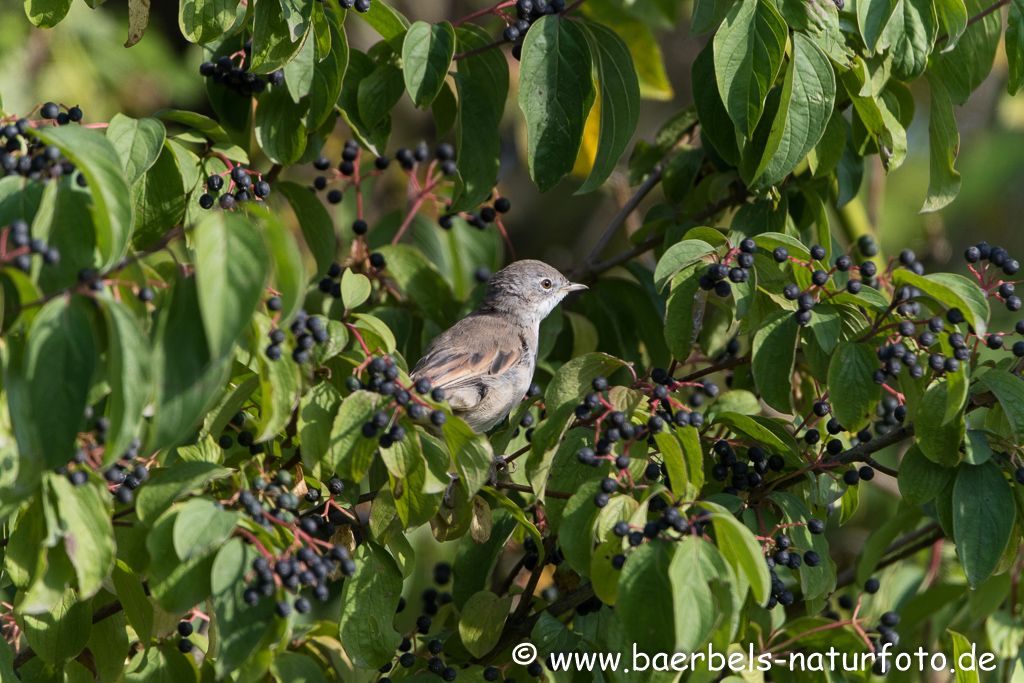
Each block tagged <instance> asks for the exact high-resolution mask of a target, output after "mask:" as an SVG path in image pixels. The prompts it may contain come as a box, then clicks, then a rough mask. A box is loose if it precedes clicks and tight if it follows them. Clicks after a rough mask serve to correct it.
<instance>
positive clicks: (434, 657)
mask: <svg viewBox="0 0 1024 683" xmlns="http://www.w3.org/2000/svg"><path fill="white" fill-rule="evenodd" d="M451 579H452V568H451V565H450V564H448V563H447V562H439V563H437V564H436V565H435V566H434V583H435V584H437V585H438V586H445V585H447V584H448V583H449V582H450V581H451ZM420 597H421V601H422V604H423V610H422V614H420V616H419V617H417V618H416V630H415V631H414V632H413V633H411V634H409V635H408V636H403V638H402V642H401V644H399V646H398V652H400V653H402V654H400V655H399V656H398V660H397V664H398V665H399V666H401V667H402V668H403V669H412V668H413V667H415V666H416V665H417V664H418V663H419V662H421V661H423V660H426V670H427V671H429V672H430V673H432V674H435V675H437V676H440V677H441V680H443V681H448V682H450V681H454V680H455V679H456V678H457V677H458V674H459V672H458V670H457V669H455V667H452V666H448V665H447V664H446V663H445V661H444V659H443V658H442V657H441V655H442V654H443V653H444V643H443V642H442V641H441V640H438V639H437V638H430V637H429V635H428V634H429V633H430V627H431V626H432V625H433V621H432V619H431V617H433V616H435V615H436V614H437V613H438V611H439V609H440V608H439V605H446V604H448V603H450V602H451V601H452V596H451V593H448V592H447V591H444V592H438V590H437V589H436V588H433V587H431V588H427V589H425V590H424V591H423V593H422V595H421V596H420ZM405 607H406V602H405V598H400V599H399V601H398V610H397V611H396V614H397V613H399V612H402V611H403V610H404V609H405ZM417 635H418V636H419V641H420V642H421V643H424V644H425V646H426V647H425V651H424V652H419V653H417V650H418V649H419V647H415V646H416V645H417ZM395 664H396V662H388V663H387V664H385V665H384V666H382V667H381V668H380V669H379V671H380V673H382V674H386V673H389V672H390V671H391V670H392V669H394V668H395ZM378 683H391V678H390V677H388V676H384V677H382V678H380V679H378Z"/></svg>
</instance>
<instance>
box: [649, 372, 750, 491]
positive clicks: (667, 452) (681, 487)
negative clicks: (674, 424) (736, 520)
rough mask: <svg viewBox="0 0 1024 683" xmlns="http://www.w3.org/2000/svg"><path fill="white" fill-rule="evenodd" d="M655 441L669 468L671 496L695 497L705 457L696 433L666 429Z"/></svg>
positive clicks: (687, 429)
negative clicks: (672, 494)
mask: <svg viewBox="0 0 1024 683" xmlns="http://www.w3.org/2000/svg"><path fill="white" fill-rule="evenodd" d="M731 393H734V392H730V394H731ZM730 394H727V395H730ZM654 439H655V441H656V442H657V444H658V449H659V450H660V451H661V457H662V460H663V461H664V463H665V467H666V468H667V469H668V477H669V479H670V480H671V482H672V493H674V494H676V497H679V498H683V499H687V498H692V497H693V496H695V495H696V493H697V492H698V491H700V489H701V487H702V486H703V485H704V456H703V453H702V451H701V447H700V438H699V437H698V435H697V430H696V429H689V428H686V429H679V430H664V431H662V432H660V433H658V434H655V435H654Z"/></svg>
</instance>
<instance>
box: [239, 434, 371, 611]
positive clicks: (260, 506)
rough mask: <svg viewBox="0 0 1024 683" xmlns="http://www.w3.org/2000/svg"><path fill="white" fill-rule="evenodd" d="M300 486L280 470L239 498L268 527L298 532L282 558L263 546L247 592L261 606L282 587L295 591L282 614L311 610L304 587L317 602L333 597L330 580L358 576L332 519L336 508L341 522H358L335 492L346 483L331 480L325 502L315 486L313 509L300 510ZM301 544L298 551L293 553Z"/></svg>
mask: <svg viewBox="0 0 1024 683" xmlns="http://www.w3.org/2000/svg"><path fill="white" fill-rule="evenodd" d="M243 434H244V432H243ZM239 441H240V442H241V439H239ZM307 482H308V480H307ZM294 485H295V479H294V477H293V476H292V474H291V473H290V472H288V471H287V470H279V471H278V472H277V473H275V474H274V476H273V478H272V479H271V480H270V482H267V480H266V478H265V477H263V476H257V477H255V478H254V479H253V480H252V484H251V489H243V490H242V491H240V492H239V493H238V495H237V497H236V501H237V504H238V505H239V506H240V507H241V508H242V510H243V511H244V512H245V513H246V514H247V515H248V516H249V517H250V518H252V519H253V521H255V522H256V523H257V524H259V525H261V526H262V527H263V528H265V529H267V530H268V531H272V530H274V527H275V525H276V526H278V527H282V528H284V529H286V530H288V531H290V532H291V533H292V534H293V535H294V536H295V543H294V544H293V545H292V546H291V548H290V549H289V551H288V552H285V553H282V554H281V555H279V556H273V555H271V554H270V553H268V552H266V551H265V550H264V549H263V548H262V547H261V548H260V549H261V551H262V552H263V555H262V556H261V557H258V558H256V559H255V560H254V561H253V563H252V569H253V575H252V581H253V583H252V585H250V587H249V588H247V589H246V590H245V592H244V593H243V600H244V601H245V603H246V604H248V605H256V604H258V603H259V601H260V599H261V597H262V596H271V595H275V594H276V593H277V591H278V589H279V588H280V589H283V590H284V591H287V592H290V593H292V594H293V595H295V599H294V602H293V603H289V602H288V601H287V600H283V599H281V600H279V601H278V602H277V606H276V612H277V615H278V616H280V617H282V618H284V617H287V616H288V615H289V614H291V610H292V606H293V605H294V608H295V611H296V612H299V613H300V614H304V613H306V612H308V611H309V610H310V603H309V600H308V599H307V598H305V597H303V596H299V595H298V593H299V591H300V590H302V588H303V587H307V588H309V589H310V592H311V594H312V596H313V598H314V599H315V600H317V601H319V602H326V601H327V600H329V599H330V590H329V588H328V581H329V580H330V579H331V578H333V577H336V576H342V577H344V576H352V575H353V574H354V573H355V571H356V564H355V562H354V561H353V560H352V558H351V556H350V555H349V552H348V549H347V548H345V547H344V546H342V545H335V544H333V543H332V542H331V538H332V537H333V536H334V533H335V531H336V530H337V526H336V524H335V523H334V522H332V521H330V519H329V516H330V514H331V513H330V512H329V511H330V510H331V507H332V506H334V508H335V509H336V511H337V512H338V513H339V514H340V515H341V517H342V518H343V519H341V520H339V521H342V522H343V523H345V524H350V523H351V521H352V514H351V513H350V512H348V511H346V510H344V509H343V508H341V506H340V505H338V504H337V503H336V502H334V500H333V496H336V495H339V494H341V493H342V492H343V491H344V489H345V485H344V484H343V483H342V481H341V480H340V479H338V478H337V477H334V478H332V479H330V480H329V481H328V482H327V490H328V493H329V495H330V496H331V497H330V498H329V499H328V500H327V501H326V504H321V494H320V490H319V489H318V488H309V489H308V490H307V491H306V493H305V495H304V496H303V499H304V500H305V502H306V503H308V504H310V505H311V506H312V507H309V508H307V509H305V510H303V511H300V510H299V507H300V505H302V501H300V499H299V497H298V495H296V494H295V493H294V490H293V489H294ZM296 546H298V548H297V549H295V550H294V553H293V552H291V550H292V549H294V548H296Z"/></svg>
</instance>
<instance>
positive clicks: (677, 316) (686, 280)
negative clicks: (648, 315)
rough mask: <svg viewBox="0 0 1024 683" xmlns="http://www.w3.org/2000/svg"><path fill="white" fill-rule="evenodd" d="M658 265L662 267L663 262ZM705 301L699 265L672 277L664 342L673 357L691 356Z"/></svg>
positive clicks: (666, 310)
mask: <svg viewBox="0 0 1024 683" xmlns="http://www.w3.org/2000/svg"><path fill="white" fill-rule="evenodd" d="M667 255H668V253H667V252H666V256H667ZM663 258H664V257H663ZM658 267H659V268H660V267H661V263H660V262H659V264H658ZM655 276H657V271H655ZM706 301H707V295H706V294H705V293H704V292H703V290H701V288H700V277H699V276H698V274H697V268H696V267H695V266H691V267H688V268H684V269H683V270H681V271H679V273H677V274H676V276H675V277H674V278H673V280H672V293H671V294H669V297H668V303H667V304H666V306H665V342H666V343H667V344H668V348H669V350H670V351H671V352H672V356H673V357H674V358H689V357H690V352H691V351H692V350H693V345H694V342H695V341H696V335H695V334H694V332H695V330H697V329H699V327H698V325H699V323H700V321H701V318H703V316H704V305H705V302H706Z"/></svg>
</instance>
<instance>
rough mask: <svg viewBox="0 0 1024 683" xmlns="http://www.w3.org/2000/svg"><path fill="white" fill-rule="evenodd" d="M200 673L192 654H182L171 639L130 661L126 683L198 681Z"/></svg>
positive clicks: (196, 682)
mask: <svg viewBox="0 0 1024 683" xmlns="http://www.w3.org/2000/svg"><path fill="white" fill-rule="evenodd" d="M198 680H199V675H198V672H197V671H196V666H195V663H194V660H193V659H192V657H191V656H190V655H185V654H182V653H181V652H179V651H178V648H177V646H175V645H173V644H172V643H171V642H170V641H167V642H165V643H163V644H162V645H161V646H160V647H154V648H150V649H148V650H145V651H143V652H142V653H140V654H137V655H135V657H134V658H133V659H132V660H131V661H130V662H129V663H128V668H127V669H126V670H125V676H124V683H152V682H153V681H161V682H162V681H176V682H180V683H198Z"/></svg>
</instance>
